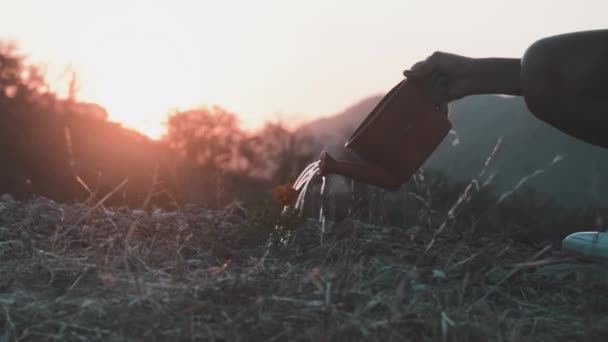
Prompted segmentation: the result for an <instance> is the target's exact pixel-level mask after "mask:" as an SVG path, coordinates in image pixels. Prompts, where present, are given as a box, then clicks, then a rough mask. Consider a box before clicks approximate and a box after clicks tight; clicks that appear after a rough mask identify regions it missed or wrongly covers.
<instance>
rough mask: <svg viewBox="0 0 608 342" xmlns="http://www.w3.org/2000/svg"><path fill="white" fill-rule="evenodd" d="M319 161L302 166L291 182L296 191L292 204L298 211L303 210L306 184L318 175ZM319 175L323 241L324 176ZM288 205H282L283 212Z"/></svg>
mask: <svg viewBox="0 0 608 342" xmlns="http://www.w3.org/2000/svg"><path fill="white" fill-rule="evenodd" d="M319 162H320V161H316V162H313V163H311V164H310V165H308V166H307V167H305V168H304V170H303V171H302V173H300V176H298V178H297V179H296V181H295V183H294V184H293V188H294V189H295V190H296V191H298V192H299V193H298V198H297V200H296V202H295V204H294V209H296V210H299V212H300V213H302V211H303V210H304V200H305V198H306V193H307V191H308V185H309V184H310V183H311V182H312V180H313V179H314V178H315V177H319V174H318V172H319ZM320 177H321V203H320V205H319V223H321V243H322V242H323V236H324V235H325V211H324V206H325V205H324V202H325V201H324V195H325V188H326V179H325V176H320ZM288 208H289V206H285V207H283V213H284V212H285V211H287V209H288Z"/></svg>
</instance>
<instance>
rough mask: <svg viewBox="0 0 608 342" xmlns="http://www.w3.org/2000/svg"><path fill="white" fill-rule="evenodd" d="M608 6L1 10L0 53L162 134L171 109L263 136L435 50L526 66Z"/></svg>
mask: <svg viewBox="0 0 608 342" xmlns="http://www.w3.org/2000/svg"><path fill="white" fill-rule="evenodd" d="M607 13H608V1H606V0H597V1H596V0H581V1H569V0H563V1H561V0H552V1H550V0H542V1H541V0H534V1H524V0H517V1H515V0H513V1H491V0H479V1H474V0H458V1H428V0H409V1H408V0H374V1H372V0H369V1H363V0H350V1H342V0H307V1H291V0H282V1H281V0H276V1H273V0H255V1H248V0H243V1H234V0H232V1H231V0H217V1H210V0H200V1H195V0H183V1H180V0H171V1H165V0H147V1H135V0H133V1H128V0H118V1H115V0H103V1H89V0H53V1H48V0H37V1H36V0H18V1H7V0H0V40H4V41H7V40H12V41H14V42H16V43H17V44H18V46H19V48H20V51H21V52H23V53H26V54H28V55H29V56H30V61H32V62H34V63H37V64H43V65H45V66H46V70H47V75H48V79H49V81H50V82H51V84H52V85H53V86H54V87H55V88H56V89H57V91H59V92H60V93H62V94H63V93H65V88H66V86H67V84H68V82H69V79H70V76H69V72H66V71H70V70H73V71H76V72H77V74H78V77H79V81H80V83H81V86H82V88H81V91H80V93H79V98H80V99H81V100H84V101H91V102H97V103H99V104H101V105H103V106H105V107H106V108H107V110H108V112H109V114H110V118H111V119H112V120H116V121H119V122H122V123H123V124H124V125H126V126H129V127H133V128H136V129H138V130H140V131H142V132H143V133H146V134H148V135H150V136H153V137H157V136H159V135H161V134H162V132H163V130H164V128H163V125H162V124H163V121H164V119H165V116H166V113H167V112H168V111H169V110H171V109H172V108H180V109H185V108H189V107H192V106H196V105H211V104H217V105H220V106H222V107H224V108H226V109H228V110H230V111H232V112H235V113H237V114H238V115H239V117H240V119H241V122H242V124H243V126H245V127H248V128H255V127H258V126H260V125H261V124H262V123H263V122H264V121H265V120H268V119H276V118H277V117H278V116H279V114H280V116H281V117H282V118H283V119H284V120H285V121H286V122H287V123H288V124H295V123H299V122H302V121H305V120H310V119H312V118H314V117H318V116H326V115H331V114H334V113H337V112H339V111H340V110H342V109H344V108H345V107H346V106H348V105H350V104H352V103H354V102H356V101H358V100H360V99H362V98H364V97H366V96H369V95H372V94H377V93H381V92H385V91H387V90H388V89H390V87H391V86H392V85H393V84H394V83H396V82H398V81H399V80H400V79H401V77H402V76H401V72H402V70H403V69H404V68H406V67H408V66H410V65H411V64H413V63H414V62H416V61H418V60H420V59H423V58H425V57H426V56H427V55H429V54H430V53H431V52H432V51H434V50H444V51H450V52H454V53H459V54H465V55H470V56H474V57H489V56H504V57H520V56H521V55H522V53H523V52H524V50H525V49H526V47H527V46H528V45H529V44H530V43H532V42H533V41H534V40H536V39H538V38H541V37H544V36H547V35H552V34H558V33H564V32H569V31H577V30H586V29H600V28H606V23H607V22H608V21H607V18H606V14H607Z"/></svg>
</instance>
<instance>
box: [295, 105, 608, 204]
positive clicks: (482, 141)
mask: <svg viewBox="0 0 608 342" xmlns="http://www.w3.org/2000/svg"><path fill="white" fill-rule="evenodd" d="M381 98H382V96H380V95H376V96H371V97H369V98H366V99H364V100H362V101H360V102H358V103H356V104H355V105H353V106H351V107H349V108H347V109H346V110H344V111H343V112H341V113H338V114H336V115H334V116H332V117H326V118H322V119H319V120H316V121H313V122H310V123H309V124H306V125H304V126H302V127H301V128H300V130H299V132H300V134H304V132H306V133H308V134H311V135H312V136H313V137H315V138H317V139H319V141H322V142H323V145H324V149H325V150H328V151H330V152H331V153H333V154H336V155H337V156H338V157H340V156H344V155H345V153H346V154H348V151H346V149H345V148H344V147H343V146H344V142H345V141H346V139H347V138H348V136H350V134H351V133H352V132H353V131H354V129H355V128H356V127H357V126H358V125H359V123H360V122H361V121H362V120H363V119H364V118H365V117H366V116H367V115H368V114H369V112H371V110H372V109H373V107H374V106H375V105H376V104H377V103H378V102H379V101H380V99H381ZM450 120H451V121H452V123H453V125H454V128H453V131H452V133H451V134H450V135H448V137H447V138H446V139H445V140H444V141H443V143H442V144H441V145H440V146H439V148H438V149H437V150H436V151H435V153H434V154H433V155H432V156H431V157H430V158H429V160H428V161H427V163H426V164H425V166H424V168H432V169H435V170H439V171H442V172H443V173H444V174H446V176H447V177H449V178H450V179H453V180H457V181H465V182H466V181H470V180H472V179H475V178H476V177H478V175H479V174H480V172H481V171H482V169H483V168H484V164H485V162H486V159H487V158H488V157H489V156H490V155H491V153H492V150H493V149H494V147H495V146H496V145H497V142H498V141H499V139H500V144H499V146H498V150H497V151H496V153H495V155H494V156H493V157H492V160H491V161H490V164H489V166H488V168H487V169H486V171H485V173H484V177H482V179H480V180H479V181H480V183H482V182H484V181H485V180H487V179H488V177H490V176H491V177H493V178H492V180H491V185H492V186H493V187H494V189H495V191H496V192H497V193H498V194H502V193H504V192H506V191H509V190H511V189H513V188H514V187H516V186H517V184H518V182H520V181H521V180H522V179H524V178H525V177H526V176H532V175H533V174H535V173H536V175H535V176H532V177H530V178H529V179H528V180H526V181H525V182H524V183H523V184H522V186H521V188H520V189H519V190H517V191H522V190H524V188H527V190H530V189H533V190H534V191H535V192H537V193H538V194H539V195H548V196H549V197H550V198H552V199H554V200H555V201H557V202H558V203H560V204H562V205H567V206H573V205H585V204H586V203H593V204H595V205H600V206H604V205H608V196H604V195H603V194H605V193H608V180H607V179H602V177H601V175H604V174H608V151H606V150H603V149H601V148H599V147H595V146H592V145H589V144H586V143H583V142H581V141H579V140H577V139H574V138H572V137H570V136H568V135H566V134H564V133H562V132H560V131H558V130H557V129H554V128H552V127H551V126H549V125H547V124H545V123H543V122H542V121H540V120H538V119H537V118H536V117H534V116H533V115H532V114H531V113H530V112H529V111H528V109H527V107H526V105H525V102H524V101H523V98H519V97H504V96H471V97H467V98H464V99H462V100H460V101H456V102H454V103H452V104H451V105H450ZM501 137H502V138H501ZM555 160H557V161H556V162H554V163H552V162H553V161H555ZM539 170H542V171H539ZM527 190H525V191H527Z"/></svg>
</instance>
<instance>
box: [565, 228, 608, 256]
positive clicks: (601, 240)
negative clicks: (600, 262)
mask: <svg viewBox="0 0 608 342" xmlns="http://www.w3.org/2000/svg"><path fill="white" fill-rule="evenodd" d="M562 249H563V250H566V251H571V252H575V253H577V254H581V255H584V256H588V257H594V258H602V259H607V260H608V232H578V233H574V234H570V235H568V236H566V238H565V239H564V240H563V241H562Z"/></svg>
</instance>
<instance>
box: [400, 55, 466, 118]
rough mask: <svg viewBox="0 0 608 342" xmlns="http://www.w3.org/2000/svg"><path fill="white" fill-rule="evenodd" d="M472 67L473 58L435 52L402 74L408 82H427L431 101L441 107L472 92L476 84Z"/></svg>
mask: <svg viewBox="0 0 608 342" xmlns="http://www.w3.org/2000/svg"><path fill="white" fill-rule="evenodd" d="M474 65H475V59H473V58H469V57H465V56H460V55H455V54H451V53H446V52H440V51H437V52H435V53H433V54H432V55H431V56H430V57H428V58H427V59H426V60H424V61H421V62H418V63H416V64H414V65H413V66H412V67H411V68H410V69H409V70H405V71H404V72H403V74H404V75H405V77H407V78H408V79H410V80H414V81H422V82H429V88H430V89H429V90H430V93H431V100H432V101H433V102H434V103H435V104H436V105H439V106H442V107H443V106H445V105H446V104H447V103H448V102H451V101H454V100H458V99H460V98H463V97H465V96H467V95H471V94H472V93H473V92H474V89H475V86H476V84H477V83H478V80H477V79H476V78H477V76H476V75H475V73H474V72H473V67H474Z"/></svg>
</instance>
